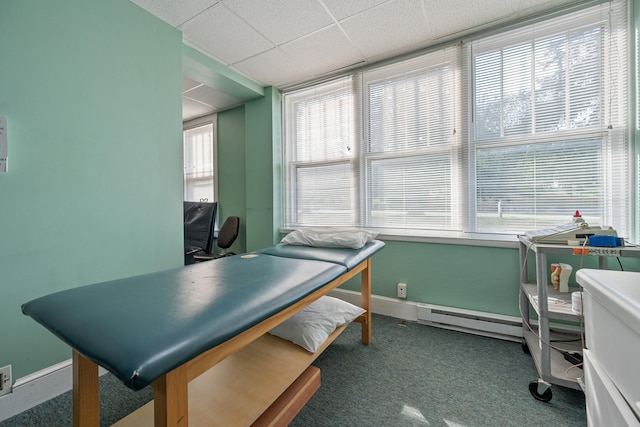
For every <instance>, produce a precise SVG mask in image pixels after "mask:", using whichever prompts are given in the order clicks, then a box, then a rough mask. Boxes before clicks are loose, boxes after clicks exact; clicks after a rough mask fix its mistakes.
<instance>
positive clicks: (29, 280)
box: [0, 0, 182, 378]
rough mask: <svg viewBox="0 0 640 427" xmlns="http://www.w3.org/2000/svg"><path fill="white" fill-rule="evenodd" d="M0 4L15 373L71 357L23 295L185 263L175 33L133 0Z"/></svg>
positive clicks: (9, 326)
mask: <svg viewBox="0 0 640 427" xmlns="http://www.w3.org/2000/svg"><path fill="white" fill-rule="evenodd" d="M1 9H2V11H1V12H0V46H1V47H0V50H1V51H2V64H1V65H0V94H1V95H0V115H3V116H5V117H6V118H7V122H8V126H7V127H8V138H9V172H8V173H4V174H0V195H1V200H0V219H1V221H0V236H1V237H0V271H1V274H0V324H1V325H2V331H3V334H2V335H3V336H2V345H1V346H0V349H1V350H0V366H4V365H7V364H12V367H13V376H14V378H20V377H22V376H24V375H26V374H29V373H32V372H34V371H36V370H39V369H42V368H44V367H47V366H50V365H52V364H54V363H57V362H59V361H62V360H66V359H68V358H69V357H70V356H71V353H70V350H69V348H68V347H67V346H66V345H63V344H62V342H61V341H59V340H58V339H57V338H54V337H53V335H52V334H51V333H49V332H48V331H46V330H45V329H44V328H43V327H41V326H40V325H38V324H37V323H36V322H35V321H33V320H31V319H30V318H28V317H26V316H24V315H23V314H22V313H21V311H20V306H21V304H22V303H24V302H26V301H28V300H30V299H33V298H35V297H38V296H41V295H44V294H48V293H51V292H55V291H58V290H62V289H66V288H72V287H76V286H81V285H86V284H90V283H94V282H98V281H104V280H109V279H115V278H120V277H125V276H131V275H137V274H142V273H147V272H151V271H157V270H161V269H166V268H170V267H175V266H177V265H180V264H181V263H182V143H181V140H182V136H181V130H182V126H181V119H180V117H181V89H182V88H181V84H182V71H181V67H182V58H181V55H182V53H181V52H182V38H181V34H180V33H179V32H178V31H177V30H175V29H173V28H171V27H170V26H168V25H166V24H164V23H162V22H161V21H159V20H158V19H156V18H154V17H152V16H151V15H150V14H148V13H147V12H144V11H143V10H142V9H140V8H138V7H137V6H135V5H134V4H133V3H131V2H129V1H128V0H109V1H102V0H56V1H50V0H8V1H3V2H2V8H1ZM125 297H126V296H125ZM140 303H141V304H144V302H143V301H141V302H140ZM61 315H64V313H61ZM79 327H82V325H79Z"/></svg>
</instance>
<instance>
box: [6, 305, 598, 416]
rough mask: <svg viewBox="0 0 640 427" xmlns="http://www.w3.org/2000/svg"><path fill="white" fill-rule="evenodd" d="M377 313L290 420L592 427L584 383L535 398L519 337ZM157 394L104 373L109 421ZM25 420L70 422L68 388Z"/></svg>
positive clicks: (332, 358) (329, 361) (323, 362)
mask: <svg viewBox="0 0 640 427" xmlns="http://www.w3.org/2000/svg"><path fill="white" fill-rule="evenodd" d="M373 321H374V323H373V342H372V344H371V345H369V346H364V345H361V344H360V342H359V338H360V325H358V324H352V325H350V326H349V327H348V328H347V329H346V330H345V331H344V332H343V333H342V335H341V336H340V337H338V339H337V340H336V341H335V342H334V343H333V344H332V345H331V346H329V348H328V349H327V350H325V352H324V353H323V354H322V355H320V357H319V358H318V359H317V360H316V362H315V363H314V364H315V366H317V367H319V368H320V369H321V381H322V385H321V387H320V389H319V390H318V391H317V392H316V394H315V395H314V396H313V397H312V399H311V400H310V401H309V402H308V403H307V405H306V406H305V407H304V408H303V409H302V411H301V412H300V413H299V414H298V416H297V418H296V419H295V420H294V421H293V423H292V424H291V425H292V426H293V427H302V426H305V427H309V426H314V427H315V426H317V427H323V426H341V427H348V426H358V427H364V426H371V427H377V426H381V427H382V426H385V427H386V426H394V427H395V426H398V427H403V426H429V427H431V426H443V427H472V426H473V427H480V426H491V427H494V426H495V427H497V426H514V427H516V426H518V427H521V426H522V427H527V426H531V427H536V426H549V427H560V426H586V413H585V399H584V394H583V393H582V392H581V391H578V390H573V389H568V388H564V387H560V386H553V387H552V392H553V398H552V399H551V401H550V402H548V403H544V402H539V401H537V400H535V399H534V398H533V397H532V396H531V394H530V393H529V389H528V384H529V382H530V381H531V380H534V379H536V378H537V377H538V374H537V372H536V369H535V366H534V364H533V361H532V359H531V356H530V355H527V354H525V353H524V352H523V351H522V348H521V345H520V344H519V343H514V342H509V341H502V340H498V339H493V338H486V337H480V336H476V335H470V334H465V333H462V332H455V331H449V330H445V329H439V328H434V327H429V326H425V325H419V324H417V323H412V322H409V323H407V322H402V321H400V320H398V319H394V318H391V317H386V316H380V315H374V318H373ZM575 371H576V372H575V374H576V375H578V374H581V372H582V371H581V370H579V369H575ZM151 398H152V393H151V390H150V388H146V389H144V390H141V391H139V392H133V391H131V390H129V389H127V388H126V387H125V386H123V385H122V384H121V383H120V382H118V381H117V380H116V379H115V378H114V377H113V376H111V375H110V374H107V375H104V376H102V377H101V379H100V399H101V401H100V405H101V423H102V425H103V426H109V425H111V424H113V423H114V422H116V421H117V420H118V419H120V418H122V417H124V416H125V415H126V414H128V413H130V412H132V411H133V410H134V409H136V408H137V407H139V406H141V405H143V404H144V403H146V402H148V401H149V400H150V399H151ZM18 426H32V427H36V426H42V427H67V426H71V394H70V393H65V394H63V395H61V396H58V397H56V398H55V399H52V400H50V401H48V402H45V403H43V404H41V405H39V406H37V407H35V408H33V409H31V410H29V411H26V412H24V413H22V414H19V415H17V416H16V417H13V418H11V419H9V420H6V421H4V422H0V427H18Z"/></svg>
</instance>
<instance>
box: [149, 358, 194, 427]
mask: <svg viewBox="0 0 640 427" xmlns="http://www.w3.org/2000/svg"><path fill="white" fill-rule="evenodd" d="M151 386H152V387H153V412H154V426H155V427H169V426H170V427H178V426H179V427H187V426H188V425H189V382H188V380H187V366H186V364H185V365H182V366H180V367H178V368H176V369H174V370H173V371H171V372H169V373H167V374H165V375H163V376H161V377H160V378H158V379H157V380H155V381H154V382H153V383H152V384H151Z"/></svg>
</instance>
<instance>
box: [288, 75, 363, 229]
mask: <svg viewBox="0 0 640 427" xmlns="http://www.w3.org/2000/svg"><path fill="white" fill-rule="evenodd" d="M352 86H353V82H352V78H351V77H346V78H342V79H338V80H336V81H332V82H329V83H326V84H323V85H319V86H316V87H313V88H311V89H308V90H302V91H299V92H295V93H291V94H285V102H284V105H285V108H286V110H285V116H286V117H287V118H288V120H287V121H286V123H285V138H286V140H287V144H286V146H285V151H284V154H285V159H286V160H285V163H286V168H285V174H286V182H287V190H286V191H285V194H286V198H287V201H286V209H285V212H286V213H285V221H286V224H287V225H288V226H292V227H295V226H301V225H355V224H356V223H357V213H358V210H357V203H356V201H357V189H356V184H357V176H358V172H357V170H356V168H355V165H354V160H355V154H354V153H355V151H356V144H355V140H356V138H355V118H354V116H355V114H354V107H355V106H354V99H353V87H352Z"/></svg>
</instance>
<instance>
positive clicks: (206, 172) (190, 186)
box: [183, 123, 216, 202]
mask: <svg viewBox="0 0 640 427" xmlns="http://www.w3.org/2000/svg"><path fill="white" fill-rule="evenodd" d="M183 138H184V141H183V144H184V200H185V201H189V202H201V201H202V202H214V201H216V195H215V167H214V165H215V156H214V153H215V150H214V147H215V145H214V133H213V124H212V123H208V124H206V125H201V126H198V127H194V128H191V129H187V130H185V131H184V132H183Z"/></svg>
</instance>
